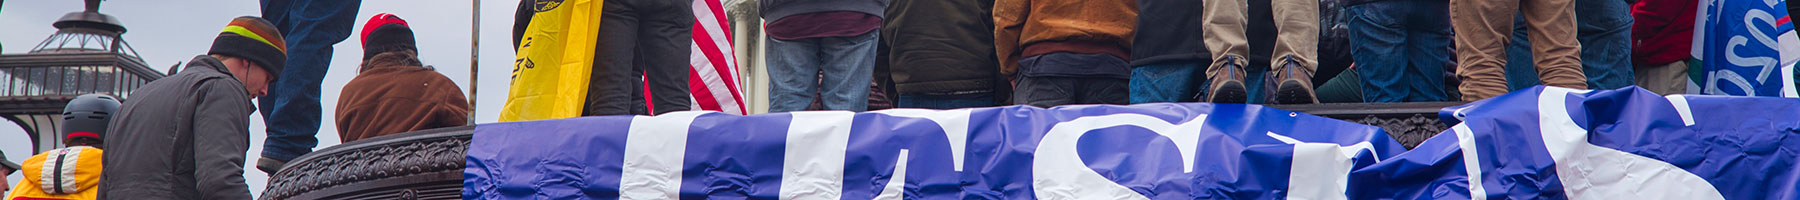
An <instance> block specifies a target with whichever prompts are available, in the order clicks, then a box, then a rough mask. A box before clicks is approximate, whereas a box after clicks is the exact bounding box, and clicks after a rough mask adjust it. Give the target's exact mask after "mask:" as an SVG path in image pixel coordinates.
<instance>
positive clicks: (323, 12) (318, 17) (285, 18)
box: [256, 0, 362, 173]
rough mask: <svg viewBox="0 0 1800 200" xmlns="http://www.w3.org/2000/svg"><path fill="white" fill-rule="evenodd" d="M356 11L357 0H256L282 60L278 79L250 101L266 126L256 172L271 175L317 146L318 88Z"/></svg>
mask: <svg viewBox="0 0 1800 200" xmlns="http://www.w3.org/2000/svg"><path fill="white" fill-rule="evenodd" d="M361 7H362V1H361V0H347V1H314V0H262V17H263V19H266V20H269V22H270V23H273V24H274V25H275V28H276V29H279V30H280V31H281V35H282V37H283V40H284V41H287V45H288V46H287V56H288V58H287V64H285V66H287V67H286V68H284V69H282V71H281V79H278V80H276V81H275V83H274V84H269V94H268V95H266V96H263V97H261V98H256V100H257V105H261V106H258V109H259V112H258V113H261V114H262V117H263V122H264V123H265V124H264V125H265V126H267V127H268V129H267V134H268V138H265V139H264V140H263V151H262V158H264V159H258V161H257V168H258V169H261V170H264V171H268V172H271V173H272V172H273V170H279V169H280V167H281V165H282V164H283V163H286V162H287V161H289V160H293V159H294V158H296V157H300V155H306V154H307V153H312V148H313V147H318V146H319V139H318V138H317V137H315V136H316V135H318V134H319V123H320V120H322V118H321V117H323V115H324V111H323V108H321V107H319V87H320V84H321V83H322V82H324V80H325V71H326V70H328V69H330V68H331V66H330V65H331V53H332V48H331V46H332V45H335V44H337V43H338V42H343V41H344V39H346V38H349V37H350V29H351V28H352V27H353V25H355V24H356V10H357V9H360V8H361ZM264 160H269V161H264ZM264 163H268V164H264Z"/></svg>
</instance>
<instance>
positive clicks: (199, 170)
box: [99, 55, 256, 199]
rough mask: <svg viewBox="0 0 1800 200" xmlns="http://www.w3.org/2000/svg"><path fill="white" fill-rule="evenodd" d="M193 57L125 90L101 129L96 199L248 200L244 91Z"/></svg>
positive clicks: (209, 60) (214, 63)
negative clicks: (122, 101) (126, 95)
mask: <svg viewBox="0 0 1800 200" xmlns="http://www.w3.org/2000/svg"><path fill="white" fill-rule="evenodd" d="M229 72H230V70H227V69H225V64H224V63H220V62H219V60H218V59H213V57H211V56H206V55H201V56H198V57H195V58H194V60H193V61H189V62H188V66H187V68H185V69H182V70H181V73H177V74H175V75H173V76H169V77H165V78H162V79H158V80H156V81H152V82H150V83H148V84H145V85H144V86H143V87H140V88H138V89H137V90H136V91H133V92H132V93H131V94H132V95H131V96H130V97H129V99H127V100H126V101H125V105H124V106H122V107H120V108H119V113H118V114H117V115H114V119H113V120H112V123H111V125H110V130H112V131H111V132H109V133H106V136H103V137H104V138H106V147H107V151H106V153H105V154H103V155H105V156H104V157H103V158H105V159H104V161H102V163H104V164H105V165H106V167H105V168H104V169H103V170H102V171H104V172H105V173H102V174H101V175H100V195H99V196H100V199H250V189H249V187H248V186H246V185H245V184H244V153H245V152H246V151H248V150H249V149H250V124H249V120H250V112H251V111H255V110H256V107H253V106H251V105H250V94H249V92H247V91H245V90H244V84H243V83H242V82H239V81H238V80H237V78H235V77H232V76H231V75H229V74H230V73H229Z"/></svg>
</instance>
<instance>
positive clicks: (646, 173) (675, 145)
mask: <svg viewBox="0 0 1800 200" xmlns="http://www.w3.org/2000/svg"><path fill="white" fill-rule="evenodd" d="M708 113H713V112H673V113H668V114H663V115H659V116H655V117H650V116H637V117H633V118H632V119H631V127H630V128H628V130H626V133H625V165H624V167H623V168H622V169H621V170H620V178H619V179H620V180H619V199H677V198H679V197H680V196H678V195H680V194H681V167H682V159H684V158H686V157H687V136H688V126H689V125H690V124H692V123H693V122H694V118H695V117H699V116H700V115H703V114H708Z"/></svg>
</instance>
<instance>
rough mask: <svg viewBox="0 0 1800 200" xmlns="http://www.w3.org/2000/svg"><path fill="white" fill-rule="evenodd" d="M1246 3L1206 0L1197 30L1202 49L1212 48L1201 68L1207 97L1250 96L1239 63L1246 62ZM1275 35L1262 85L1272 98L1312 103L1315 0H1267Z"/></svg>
mask: <svg viewBox="0 0 1800 200" xmlns="http://www.w3.org/2000/svg"><path fill="white" fill-rule="evenodd" d="M1247 7H1249V6H1248V4H1247V3H1246V2H1245V0H1208V1H1206V6H1205V9H1206V11H1204V12H1205V16H1203V17H1202V19H1201V20H1203V21H1205V22H1206V28H1205V30H1203V31H1204V32H1205V34H1206V38H1205V39H1203V42H1204V43H1205V45H1206V48H1207V49H1209V50H1212V53H1213V62H1212V63H1211V65H1210V66H1208V67H1207V69H1206V77H1207V79H1208V84H1207V86H1206V88H1207V96H1208V98H1207V101H1211V102H1235V103H1242V102H1246V101H1247V100H1248V98H1250V97H1249V96H1250V95H1249V93H1248V92H1246V89H1245V88H1247V87H1246V86H1245V85H1244V79H1245V78H1244V76H1245V72H1244V69H1243V68H1244V66H1247V65H1249V64H1250V63H1249V62H1250V61H1249V60H1248V58H1247V55H1248V54H1249V52H1250V45H1249V37H1246V34H1245V32H1244V30H1245V26H1248V18H1246V16H1247V15H1249V13H1248V11H1249V10H1248V9H1247ZM1270 9H1271V10H1272V11H1274V15H1275V27H1276V29H1277V30H1279V33H1277V34H1276V40H1275V50H1274V51H1275V52H1274V54H1271V55H1273V57H1271V58H1270V59H1271V65H1270V66H1271V67H1270V70H1269V74H1271V76H1272V77H1271V78H1270V79H1269V80H1267V81H1265V82H1266V83H1268V84H1267V85H1268V86H1266V87H1268V88H1270V89H1273V91H1274V95H1275V99H1274V100H1275V102H1274V103H1318V99H1317V98H1314V96H1315V95H1314V94H1313V90H1312V83H1311V82H1312V81H1311V79H1312V74H1313V71H1314V70H1315V68H1314V67H1316V66H1318V61H1317V60H1315V59H1316V58H1317V57H1318V40H1319V2H1318V1H1316V0H1273V1H1272V2H1270Z"/></svg>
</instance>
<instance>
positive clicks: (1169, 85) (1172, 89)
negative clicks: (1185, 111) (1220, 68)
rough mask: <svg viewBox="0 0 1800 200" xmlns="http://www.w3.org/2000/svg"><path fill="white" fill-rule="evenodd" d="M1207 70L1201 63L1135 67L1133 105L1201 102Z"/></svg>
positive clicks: (1205, 65)
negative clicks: (1201, 89)
mask: <svg viewBox="0 0 1800 200" xmlns="http://www.w3.org/2000/svg"><path fill="white" fill-rule="evenodd" d="M1207 66H1208V64H1207V62H1206V61H1204V60H1202V61H1180V62H1169V63H1158V64H1149V65H1144V66H1136V67H1132V68H1131V103H1134V104H1136V103H1151V102H1194V101H1199V100H1200V99H1201V96H1200V88H1202V87H1203V86H1201V85H1200V83H1201V81H1205V80H1206V79H1205V75H1206V74H1205V71H1203V70H1204V69H1206V67H1207Z"/></svg>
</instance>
